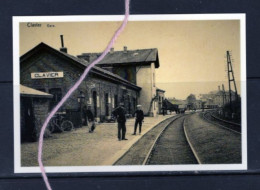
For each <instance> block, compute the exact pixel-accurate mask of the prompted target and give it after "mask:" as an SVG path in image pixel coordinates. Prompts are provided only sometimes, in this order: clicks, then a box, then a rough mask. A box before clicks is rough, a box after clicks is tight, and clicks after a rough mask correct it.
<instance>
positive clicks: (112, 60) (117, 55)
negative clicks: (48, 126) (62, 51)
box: [77, 48, 160, 68]
mask: <svg viewBox="0 0 260 190" xmlns="http://www.w3.org/2000/svg"><path fill="white" fill-rule="evenodd" d="M100 54H101V53H82V54H81V55H78V56H77V57H78V58H81V59H85V60H86V61H88V62H92V61H93V60H94V59H96V58H97V57H98V56H99V55H100ZM152 62H154V63H155V68H159V66H160V65H159V57H158V49H157V48H152V49H137V50H125V51H113V52H111V51H110V52H109V53H108V54H107V55H106V56H105V58H104V59H103V60H102V61H101V62H100V63H98V65H111V64H113V65H115V64H120V65H122V64H124V65H129V64H131V65H133V64H150V63H152Z"/></svg>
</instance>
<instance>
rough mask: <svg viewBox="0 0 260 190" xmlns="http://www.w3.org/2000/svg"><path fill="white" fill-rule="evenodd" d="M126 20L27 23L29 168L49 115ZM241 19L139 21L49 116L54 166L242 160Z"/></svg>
mask: <svg viewBox="0 0 260 190" xmlns="http://www.w3.org/2000/svg"><path fill="white" fill-rule="evenodd" d="M120 24H121V22H120V21H91V22H20V23H19V30H20V31H19V40H20V41H19V56H20V57H19V59H20V60H19V64H20V71H19V80H20V81H19V82H20V83H19V84H20V87H19V88H20V95H19V96H20V107H19V108H18V109H19V112H20V126H19V127H18V128H16V130H19V138H20V139H19V143H20V158H19V159H20V164H21V167H37V166H38V162H37V153H38V138H39V133H40V129H41V127H42V125H43V122H44V121H45V119H46V117H47V116H48V114H49V113H50V112H51V110H52V109H53V108H54V107H55V105H56V104H57V103H58V102H59V101H60V100H61V98H62V97H63V96H64V95H65V94H66V92H67V91H68V90H69V89H70V88H71V87H72V85H73V84H75V82H76V81H77V80H78V78H79V77H80V76H81V74H82V73H83V71H84V69H86V67H88V65H89V64H90V63H92V62H93V61H94V60H95V59H97V57H99V56H100V55H101V53H102V52H103V50H104V48H105V47H106V45H107V43H108V41H109V40H110V38H111V35H112V34H113V32H114V31H115V29H116V28H117V27H118V26H119V25H120ZM240 27H241V23H240V20H239V19H237V20H177V21H176V20H173V21H130V22H129V24H128V25H127V28H126V30H125V31H124V32H123V33H122V35H121V36H120V37H119V39H118V40H117V42H116V44H115V45H114V47H113V48H111V49H110V52H109V53H108V54H107V55H106V56H105V58H104V59H103V60H102V61H101V62H99V63H98V64H97V65H96V66H94V68H93V69H92V70H91V71H90V73H89V74H88V76H87V77H86V78H85V79H84V81H83V82H82V84H81V85H80V86H79V88H78V89H77V90H76V91H75V92H74V93H73V94H72V96H71V97H70V98H69V99H68V100H67V101H66V102H65V103H64V105H63V106H62V107H61V108H60V109H59V110H58V112H57V113H56V114H55V116H54V117H53V118H52V119H51V121H50V123H49V124H48V127H47V129H46V130H45V134H44V147H43V163H44V165H45V166H48V167H55V166H64V167H66V166H102V167H105V166H112V167H114V168H117V167H119V168H120V167H121V166H139V167H146V166H156V167H157V169H156V170H158V171H160V166H163V165H167V166H168V165H172V166H176V165H179V166H181V165H199V166H204V165H205V166H207V165H216V167H215V168H217V167H218V165H219V164H224V165H225V164H231V165H232V164H238V165H239V164H242V158H243V156H245V155H243V154H242V152H243V151H242V147H243V146H242V142H243V141H242V135H243V132H244V130H243V128H244V127H246V126H243V125H242V123H243V122H242V120H243V117H242V111H243V110H242V109H241V102H242V101H246V100H245V97H243V96H242V94H243V92H244V91H245V90H246V89H245V88H242V83H243V82H245V81H243V80H241V78H242V76H241V75H242V74H241V73H242V71H241V68H243V67H242V66H241V60H240V59H241V33H240V32H241V30H240ZM245 109H246V108H245ZM243 143H246V142H243ZM211 169H212V168H211ZM223 169H224V168H223ZM137 170H138V169H137ZM173 170H174V169H173ZM213 170H214V167H213ZM86 171H88V170H86ZM68 172H69V171H68Z"/></svg>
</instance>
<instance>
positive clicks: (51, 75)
mask: <svg viewBox="0 0 260 190" xmlns="http://www.w3.org/2000/svg"><path fill="white" fill-rule="evenodd" d="M31 78H32V79H46V78H63V72H40V73H31Z"/></svg>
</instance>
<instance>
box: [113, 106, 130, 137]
mask: <svg viewBox="0 0 260 190" xmlns="http://www.w3.org/2000/svg"><path fill="white" fill-rule="evenodd" d="M123 106H124V103H122V102H121V103H120V104H119V107H117V108H116V109H115V110H114V111H113V113H112V114H113V115H114V116H115V117H116V118H117V123H118V125H117V127H118V140H119V141H121V140H128V139H126V138H125V133H126V126H125V123H126V117H125V114H126V111H125V108H124V107H123Z"/></svg>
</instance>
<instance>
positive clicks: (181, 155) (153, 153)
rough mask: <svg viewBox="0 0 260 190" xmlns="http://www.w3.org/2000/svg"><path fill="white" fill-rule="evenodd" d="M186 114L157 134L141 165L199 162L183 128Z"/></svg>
mask: <svg viewBox="0 0 260 190" xmlns="http://www.w3.org/2000/svg"><path fill="white" fill-rule="evenodd" d="M185 117H186V116H182V117H179V118H178V119H176V120H175V121H174V122H171V123H170V124H169V125H168V126H166V127H165V129H164V130H163V131H162V132H161V133H160V134H159V135H158V138H157V139H156V141H155V142H154V144H153V146H152V147H151V149H150V151H149V152H148V154H147V159H146V160H144V162H143V165H162V164H164V165H169V164H171V165H173V164H201V162H200V159H199V157H198V155H197V154H196V151H195V149H194V148H193V146H192V144H191V143H190V141H189V138H188V136H187V133H186V130H185V119H186V118H185Z"/></svg>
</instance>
